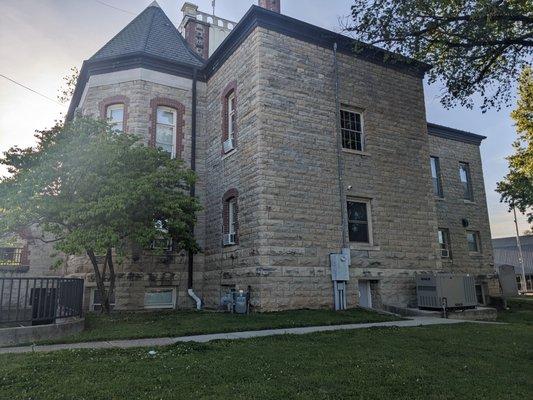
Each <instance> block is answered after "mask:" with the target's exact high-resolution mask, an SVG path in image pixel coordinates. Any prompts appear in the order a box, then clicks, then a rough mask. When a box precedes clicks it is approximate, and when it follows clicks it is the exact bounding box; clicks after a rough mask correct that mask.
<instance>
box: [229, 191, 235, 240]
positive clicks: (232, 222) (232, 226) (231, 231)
mask: <svg viewBox="0 0 533 400" xmlns="http://www.w3.org/2000/svg"><path fill="white" fill-rule="evenodd" d="M228 233H229V234H231V235H235V234H236V233H237V200H236V199H235V197H234V198H232V199H230V200H228Z"/></svg>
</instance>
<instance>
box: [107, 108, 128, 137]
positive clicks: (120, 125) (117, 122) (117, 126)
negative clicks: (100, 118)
mask: <svg viewBox="0 0 533 400" xmlns="http://www.w3.org/2000/svg"><path fill="white" fill-rule="evenodd" d="M106 116H107V121H108V122H109V124H110V125H111V126H112V129H113V131H114V132H117V133H121V132H124V104H122V103H119V104H111V105H109V106H107V109H106Z"/></svg>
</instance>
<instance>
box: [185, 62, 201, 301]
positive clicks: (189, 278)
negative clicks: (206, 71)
mask: <svg viewBox="0 0 533 400" xmlns="http://www.w3.org/2000/svg"><path fill="white" fill-rule="evenodd" d="M197 80H198V71H197V70H196V68H195V69H194V70H193V78H192V105H191V113H192V115H191V170H192V171H193V172H196V103H197V93H196V84H197ZM190 195H191V197H195V196H196V186H195V185H194V184H193V185H191V190H190ZM190 229H191V233H192V234H194V224H191V226H190ZM188 262H189V264H188V271H187V293H188V294H189V297H190V298H191V299H193V300H194V301H195V303H196V309H197V310H201V309H202V300H201V299H200V298H199V297H198V296H197V295H196V293H194V289H193V281H194V279H193V278H194V252H193V251H192V250H189V257H188Z"/></svg>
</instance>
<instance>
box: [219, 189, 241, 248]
mask: <svg viewBox="0 0 533 400" xmlns="http://www.w3.org/2000/svg"><path fill="white" fill-rule="evenodd" d="M238 199H239V192H238V191H237V189H230V190H228V191H227V192H226V193H225V194H224V196H222V233H223V234H224V235H228V234H233V235H234V239H235V240H234V242H235V244H239V201H238Z"/></svg>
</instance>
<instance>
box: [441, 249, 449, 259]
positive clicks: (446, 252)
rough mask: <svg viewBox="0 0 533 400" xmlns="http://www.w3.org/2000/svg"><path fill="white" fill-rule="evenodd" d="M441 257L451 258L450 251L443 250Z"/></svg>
mask: <svg viewBox="0 0 533 400" xmlns="http://www.w3.org/2000/svg"><path fill="white" fill-rule="evenodd" d="M440 256H441V257H442V258H450V250H447V249H441V251H440Z"/></svg>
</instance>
